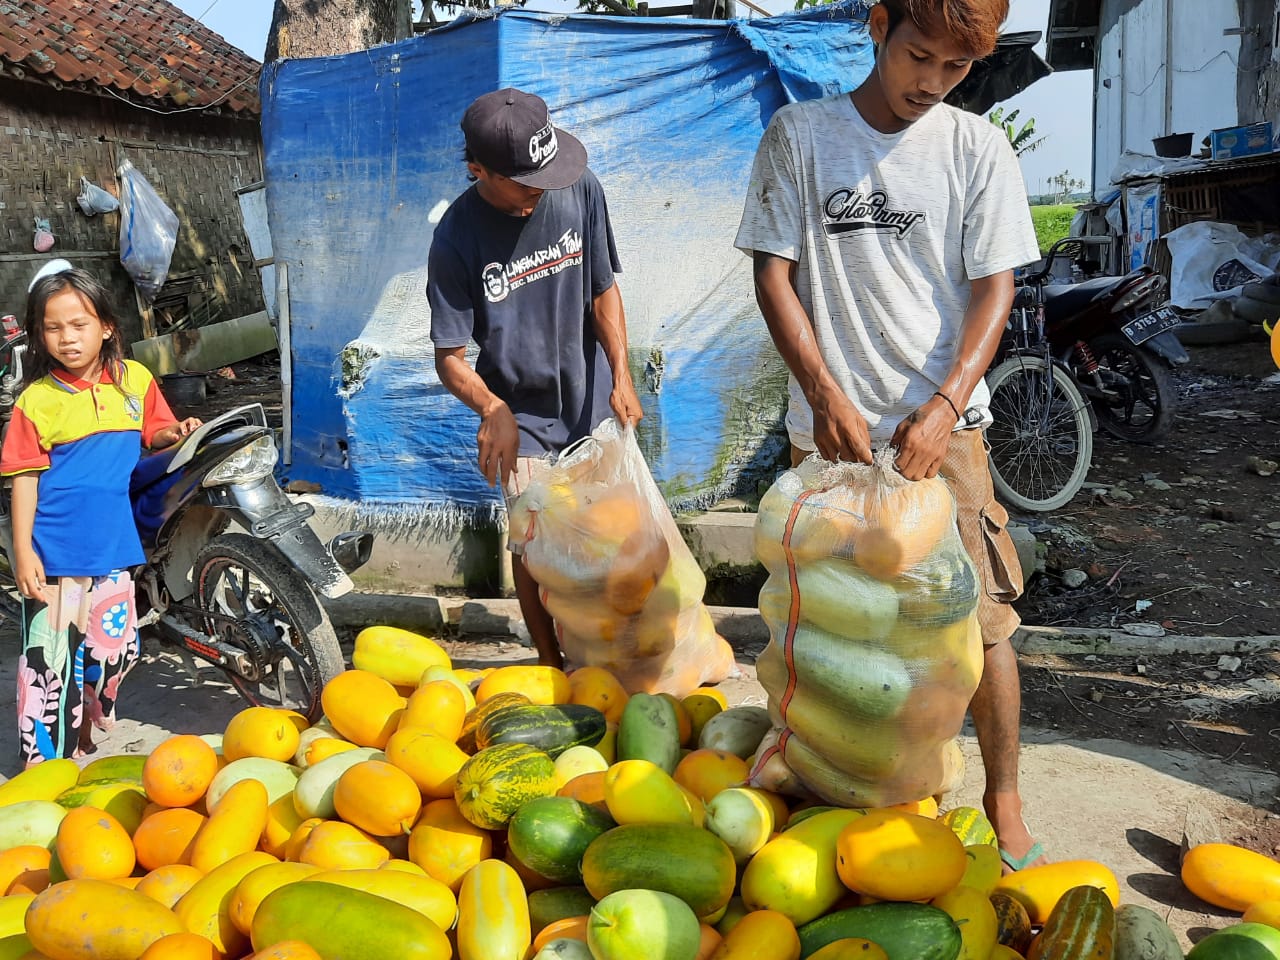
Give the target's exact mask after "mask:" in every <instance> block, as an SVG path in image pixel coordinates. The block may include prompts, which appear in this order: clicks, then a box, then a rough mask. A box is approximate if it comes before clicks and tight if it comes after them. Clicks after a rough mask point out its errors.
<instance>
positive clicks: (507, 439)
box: [476, 400, 520, 487]
mask: <svg viewBox="0 0 1280 960" xmlns="http://www.w3.org/2000/svg"><path fill="white" fill-rule="evenodd" d="M476 445H477V446H478V447H479V448H480V456H479V458H478V459H479V463H480V472H481V473H483V474H484V478H485V479H486V480H488V481H489V486H491V487H492V486H493V485H494V484H495V483H497V484H501V485H503V486H505V485H506V482H507V478H508V477H510V476H511V474H513V473H514V472H515V469H516V457H517V456H519V454H520V430H519V428H518V427H517V426H516V418H515V414H513V413H512V412H511V408H510V407H508V406H507V405H506V404H505V403H503V402H502V401H501V400H499V401H497V402H496V403H495V404H494V406H493V407H492V408H490V409H489V410H486V411H485V412H484V413H482V414H481V415H480V429H479V430H477V431H476Z"/></svg>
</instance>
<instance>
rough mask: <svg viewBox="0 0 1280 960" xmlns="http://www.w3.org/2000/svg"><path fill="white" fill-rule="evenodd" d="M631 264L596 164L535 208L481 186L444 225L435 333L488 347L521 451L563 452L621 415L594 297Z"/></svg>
mask: <svg viewBox="0 0 1280 960" xmlns="http://www.w3.org/2000/svg"><path fill="white" fill-rule="evenodd" d="M621 269H622V268H621V266H620V265H619V263H618V252H617V249H616V248H615V246H614V241H613V229H612V227H611V226H610V224H609V211H608V209H607V207H606V206H605V199H604V191H603V190H602V189H601V187H600V182H599V181H598V180H597V179H596V178H595V175H594V174H593V173H592V172H591V171H590V170H588V171H586V172H585V173H583V175H582V176H581V177H580V178H579V179H578V182H577V183H575V184H574V185H573V186H571V187H565V188H564V189H563V190H548V191H547V192H546V193H544V194H543V195H542V198H541V199H540V200H539V201H538V205H537V206H536V207H535V208H534V211H533V213H532V214H531V215H529V216H527V217H517V216H511V215H510V214H506V213H503V212H501V211H500V210H497V209H496V208H494V207H492V206H490V205H489V204H488V203H487V202H485V200H484V199H482V198H481V196H480V194H479V192H478V191H477V189H476V187H475V186H472V187H471V189H469V190H467V191H466V192H465V193H464V194H462V195H461V196H460V197H458V199H457V200H455V201H454V202H453V204H452V205H451V206H450V207H449V209H448V210H446V211H445V214H444V216H443V217H442V218H441V219H440V223H439V224H437V225H436V230H435V235H434V236H433V237H432V240H431V252H430V254H429V255H428V259H427V300H428V302H429V303H430V306H431V340H432V342H433V343H434V344H435V345H436V346H437V347H441V348H453V347H462V346H466V345H467V343H469V342H470V341H472V340H474V341H475V342H476V344H477V345H478V346H479V347H480V355H479V358H478V359H477V361H476V373H478V374H479V375H480V378H481V379H482V380H484V382H485V385H486V386H487V387H488V388H489V389H490V390H492V391H493V393H494V394H495V395H496V396H498V397H500V398H501V399H502V400H504V401H506V404H507V406H509V407H510V408H511V412H512V413H514V414H515V418H516V424H517V426H518V427H519V428H520V454H521V456H540V455H542V454H545V453H558V452H559V451H561V450H563V449H564V448H565V447H566V446H568V445H569V444H570V443H572V442H574V441H575V440H579V439H581V438H582V437H585V436H587V435H588V434H589V433H590V432H591V431H592V430H593V429H594V428H595V427H596V426H598V425H599V423H600V421H602V420H604V419H605V418H606V417H608V416H610V413H611V411H610V407H609V394H610V393H611V392H612V390H613V377H612V374H611V373H610V370H609V363H608V361H607V360H606V359H605V355H604V350H603V349H602V348H601V346H600V344H599V342H598V341H597V339H596V335H595V327H594V320H593V311H592V300H593V299H594V298H595V297H597V296H599V295H600V294H602V293H604V292H605V291H606V290H608V289H609V288H610V287H611V286H613V282H614V274H615V273H616V272H621Z"/></svg>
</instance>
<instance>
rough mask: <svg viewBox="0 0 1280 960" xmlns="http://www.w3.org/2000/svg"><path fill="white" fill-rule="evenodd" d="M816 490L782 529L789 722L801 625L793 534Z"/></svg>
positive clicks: (783, 703)
mask: <svg viewBox="0 0 1280 960" xmlns="http://www.w3.org/2000/svg"><path fill="white" fill-rule="evenodd" d="M815 492H816V491H814V490H806V491H805V492H804V493H802V494H800V496H798V497H796V502H795V503H793V504H792V505H791V514H790V516H788V517H787V525H786V526H785V527H784V528H783V530H782V553H783V555H784V556H785V557H786V558H787V580H788V583H789V585H790V587H791V607H790V609H789V610H788V611H787V632H786V635H785V636H784V637H783V641H782V658H783V660H784V661H785V662H786V664H787V689H786V690H785V691H784V692H783V694H782V698H781V699H780V700H779V701H778V713H779V715H780V716H781V718H782V722H783V723H786V722H787V707H789V706H790V705H791V698H792V696H794V695H795V692H796V662H795V656H794V651H793V650H792V647H793V646H794V644H795V639H796V630H797V629H798V628H799V626H800V581H799V578H798V575H797V573H796V555H795V554H794V553H793V552H792V550H791V534H792V532H793V531H794V530H795V526H796V520H797V518H799V516H800V510H801V509H802V508H803V507H804V502H805V501H806V500H808V499H809V498H810V497H811V496H813V494H814V493H815Z"/></svg>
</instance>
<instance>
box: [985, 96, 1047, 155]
mask: <svg viewBox="0 0 1280 960" xmlns="http://www.w3.org/2000/svg"><path fill="white" fill-rule="evenodd" d="M987 119H988V120H990V121H991V122H992V123H994V124H995V125H996V126H997V127H999V128H1000V129H1001V130H1003V131H1004V135H1005V136H1006V137H1008V138H1009V146H1011V147H1013V152H1014V153H1015V154H1016V155H1018V156H1019V157H1020V156H1022V155H1023V154H1024V153H1030V152H1031V151H1032V150H1034V149H1035V148H1036V147H1038V146H1040V144H1042V143H1044V142H1045V140H1047V139H1049V138H1048V137H1040V138H1039V139H1035V140H1033V139H1032V137H1034V136H1035V135H1036V119H1035V117H1032V118H1031V119H1030V120H1028V121H1027V122H1026V123H1024V124H1023V125H1022V127H1021V128H1019V127H1018V126H1017V123H1016V121H1017V119H1018V111H1017V110H1014V111H1013V112H1012V113H1010V114H1009V115H1008V116H1007V117H1006V116H1005V115H1004V107H996V108H995V109H994V110H992V111H991V113H990V114H988V115H987Z"/></svg>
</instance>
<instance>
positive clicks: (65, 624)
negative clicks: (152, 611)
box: [18, 570, 138, 765]
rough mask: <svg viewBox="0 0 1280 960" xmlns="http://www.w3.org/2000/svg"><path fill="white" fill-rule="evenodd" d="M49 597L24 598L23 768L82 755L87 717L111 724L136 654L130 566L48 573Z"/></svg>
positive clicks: (20, 713)
mask: <svg viewBox="0 0 1280 960" xmlns="http://www.w3.org/2000/svg"><path fill="white" fill-rule="evenodd" d="M45 598H46V600H45V601H39V600H26V599H24V600H23V602H22V655H21V656H20V657H19V658H18V743H19V748H20V751H21V754H22V756H21V760H22V763H23V764H24V765H25V764H31V763H39V762H40V761H41V760H49V759H52V758H54V757H71V756H76V755H78V754H79V753H80V752H82V749H84V748H82V736H81V734H82V732H83V733H85V734H87V733H88V730H87V729H85V726H84V725H85V722H86V721H88V722H89V723H92V724H93V725H94V726H96V727H98V728H99V729H102V730H106V729H108V728H110V726H111V724H112V723H113V722H114V720H115V708H116V700H117V698H118V696H119V689H120V681H122V680H123V679H124V677H125V674H127V673H128V672H129V670H130V668H131V667H132V666H133V665H134V663H135V662H137V659H138V630H137V614H136V608H135V606H134V596H133V579H132V578H131V577H130V576H129V572H128V571H127V570H114V571H112V572H111V573H109V574H107V575H106V576H103V577H56V578H50V583H49V585H48V586H47V587H46V588H45ZM86 714H87V715H86ZM86 739H87V738H86ZM86 748H87V745H86Z"/></svg>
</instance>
